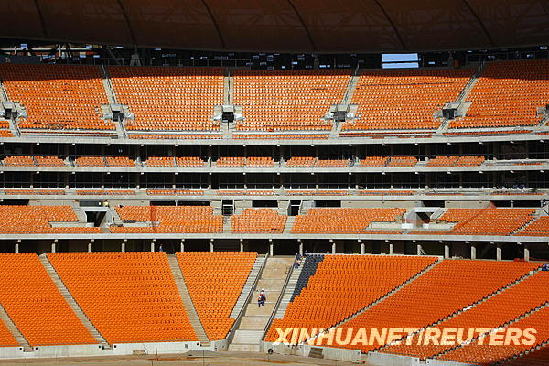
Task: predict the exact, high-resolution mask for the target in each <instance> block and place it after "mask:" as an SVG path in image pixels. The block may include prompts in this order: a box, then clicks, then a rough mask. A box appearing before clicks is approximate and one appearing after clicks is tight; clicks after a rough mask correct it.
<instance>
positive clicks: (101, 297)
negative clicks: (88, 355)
mask: <svg viewBox="0 0 549 366" xmlns="http://www.w3.org/2000/svg"><path fill="white" fill-rule="evenodd" d="M48 257H49V258H50V261H51V263H52V265H53V266H54V267H55V270H56V271H57V273H58V274H59V276H60V277H61V279H62V280H63V283H64V284H65V285H66V286H67V288H68V289H69V291H70V292H71V294H72V296H73V297H74V299H75V300H76V302H78V304H79V305H80V307H81V308H82V310H83V311H84V313H85V314H86V315H87V316H88V317H89V319H90V320H91V322H92V323H93V325H94V326H95V327H96V328H97V329H98V330H99V332H100V333H101V334H102V335H103V337H105V339H106V340H107V342H109V343H111V344H112V343H138V342H162V341H195V340H197V337H196V335H195V332H194V330H193V328H192V326H191V324H190V322H189V318H188V316H187V313H186V311H185V308H184V307H183V302H182V300H181V297H180V296H179V292H178V290H177V286H176V283H175V281H174V278H173V275H172V273H171V271H170V267H169V265H168V259H167V256H166V254H165V253H58V254H49V255H48Z"/></svg>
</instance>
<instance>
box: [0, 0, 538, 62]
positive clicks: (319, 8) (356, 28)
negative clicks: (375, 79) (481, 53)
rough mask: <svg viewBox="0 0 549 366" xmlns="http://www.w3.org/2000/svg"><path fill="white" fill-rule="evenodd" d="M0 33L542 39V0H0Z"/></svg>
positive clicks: (92, 39)
mask: <svg viewBox="0 0 549 366" xmlns="http://www.w3.org/2000/svg"><path fill="white" fill-rule="evenodd" d="M0 6H1V8H0V9H2V11H3V13H4V15H5V16H4V18H3V20H2V26H1V27H0V37H5V38H20V39H40V40H51V41H67V42H75V43H92V44H112V45H125V46H137V47H164V48H181V49H207V50H219V51H278V52H342V53H349V52H382V51H427V50H451V49H475V48H476V49H478V48H497V47H522V46H533V45H542V44H545V43H546V42H547V40H548V39H549V1H547V0H339V1H334V0H154V1H151V0H93V1H89V0H0Z"/></svg>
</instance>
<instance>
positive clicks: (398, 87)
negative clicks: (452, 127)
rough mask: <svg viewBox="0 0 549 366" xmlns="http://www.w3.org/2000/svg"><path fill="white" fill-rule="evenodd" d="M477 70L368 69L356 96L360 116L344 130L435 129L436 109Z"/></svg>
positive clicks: (358, 85)
mask: <svg viewBox="0 0 549 366" xmlns="http://www.w3.org/2000/svg"><path fill="white" fill-rule="evenodd" d="M473 72H474V70H473V69H463V70H390V71H389V70H383V71H364V72H363V73H362V75H361V76H360V80H359V81H358V84H357V86H356V90H355V92H354V94H353V97H352V103H356V104H358V105H359V107H358V117H359V118H358V119H357V120H355V121H353V122H351V123H346V124H345V125H344V126H343V130H344V131H348V130H398V129H425V128H428V129H435V128H437V127H438V126H439V125H440V122H441V121H437V120H436V119H435V118H434V113H435V112H436V111H439V110H441V109H442V107H443V106H444V104H446V103H448V102H452V101H455V100H456V99H457V97H458V95H459V93H460V92H461V90H462V89H463V88H464V87H465V85H466V84H467V82H468V80H469V79H470V78H471V76H472V75H473Z"/></svg>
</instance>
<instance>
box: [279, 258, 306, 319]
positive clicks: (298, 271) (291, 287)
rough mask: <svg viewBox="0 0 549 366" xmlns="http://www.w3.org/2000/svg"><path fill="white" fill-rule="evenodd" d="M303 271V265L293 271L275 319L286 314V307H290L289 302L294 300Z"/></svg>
mask: <svg viewBox="0 0 549 366" xmlns="http://www.w3.org/2000/svg"><path fill="white" fill-rule="evenodd" d="M301 271H303V265H300V266H299V267H297V268H295V269H294V271H293V272H292V275H291V276H290V279H289V280H288V284H287V285H286V290H285V291H284V295H283V296H282V300H281V301H280V304H279V305H278V309H276V314H275V319H282V318H284V314H286V308H287V307H288V304H289V303H290V301H291V300H292V296H293V294H294V291H295V287H296V286H297V279H298V278H299V275H300V274H301Z"/></svg>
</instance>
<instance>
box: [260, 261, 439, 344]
mask: <svg viewBox="0 0 549 366" xmlns="http://www.w3.org/2000/svg"><path fill="white" fill-rule="evenodd" d="M435 261H436V258H434V257H405V256H383V255H360V256H354V255H326V256H324V260H323V261H322V262H320V263H319V265H318V268H317V270H316V273H315V274H314V275H312V276H311V277H310V278H309V280H308V282H307V286H306V287H305V288H303V289H302V291H301V293H300V294H299V295H298V296H296V297H295V298H294V300H293V301H292V302H290V303H289V304H288V307H287V308H286V312H285V314H284V318H282V319H274V321H273V323H272V325H271V327H270V328H269V331H268V332H267V335H266V338H265V339H266V340H267V341H274V340H275V339H276V335H277V333H276V331H275V330H276V328H303V327H307V328H309V329H312V328H325V329H326V328H330V327H332V326H334V325H335V324H336V323H338V322H340V321H341V320H343V319H345V318H346V317H348V316H350V315H352V314H354V313H356V312H357V311H358V310H360V309H362V308H363V307H365V306H367V305H369V304H371V303H373V302H374V301H376V300H377V299H379V298H380V297H382V296H384V295H385V294H387V293H388V292H390V291H391V290H393V289H394V288H395V287H397V286H399V285H400V284H402V283H404V282H405V281H406V280H408V279H409V278H410V277H412V276H414V275H415V274H416V273H418V272H420V271H422V270H423V269H424V268H425V267H427V266H428V265H430V264H432V263H434V262H435Z"/></svg>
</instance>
